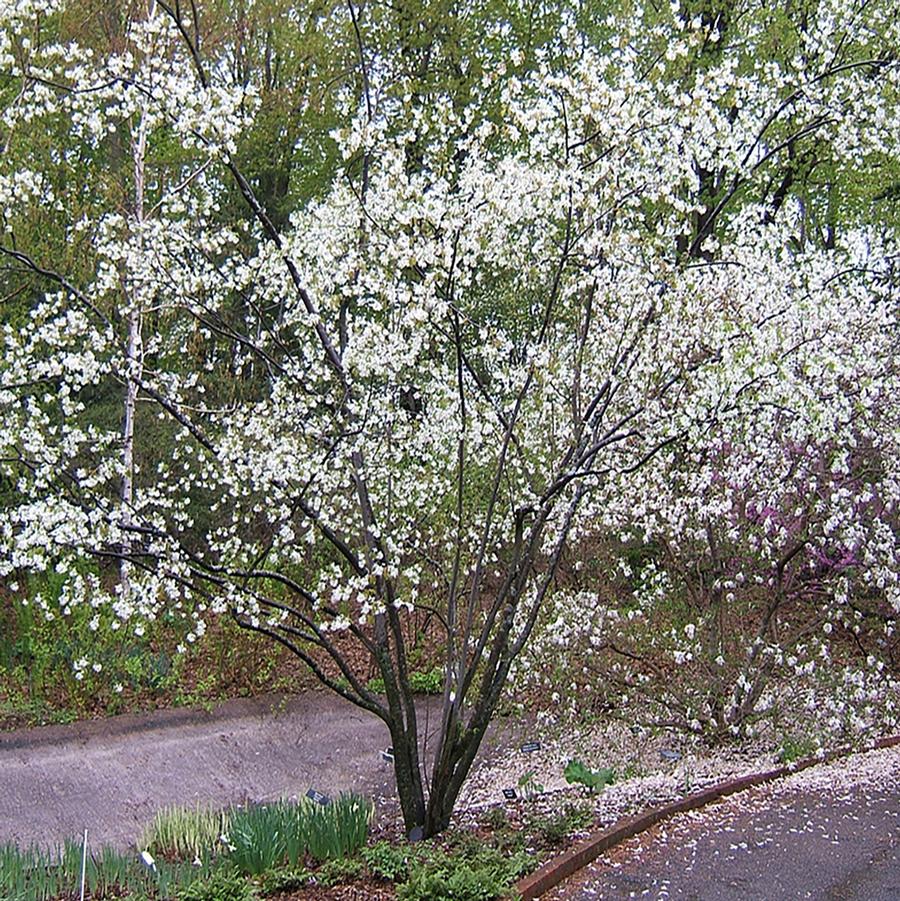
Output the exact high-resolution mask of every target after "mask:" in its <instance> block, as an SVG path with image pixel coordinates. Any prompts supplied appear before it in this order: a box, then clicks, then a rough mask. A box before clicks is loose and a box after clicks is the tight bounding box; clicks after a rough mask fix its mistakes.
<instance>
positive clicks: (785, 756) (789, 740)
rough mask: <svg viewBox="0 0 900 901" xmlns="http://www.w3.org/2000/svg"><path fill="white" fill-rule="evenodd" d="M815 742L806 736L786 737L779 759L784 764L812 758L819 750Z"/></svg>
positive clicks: (782, 743)
mask: <svg viewBox="0 0 900 901" xmlns="http://www.w3.org/2000/svg"><path fill="white" fill-rule="evenodd" d="M818 747H819V746H818V745H817V744H816V742H815V740H814V739H812V738H809V737H808V736H805V735H800V736H797V735H786V736H785V737H784V739H783V740H782V742H781V753H780V754H779V758H780V759H781V762H782V763H793V762H794V761H795V760H802V759H803V758H804V757H811V756H812V755H813V754H815V753H816V751H817V750H818Z"/></svg>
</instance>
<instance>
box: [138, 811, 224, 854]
mask: <svg viewBox="0 0 900 901" xmlns="http://www.w3.org/2000/svg"><path fill="white" fill-rule="evenodd" d="M231 817H232V812H231V811H230V810H228V809H225V810H211V809H208V808H202V807H199V806H197V807H193V808H192V807H164V808H163V809H162V810H160V811H158V812H157V814H156V816H155V817H154V818H153V821H152V822H151V823H150V825H149V826H148V827H147V828H146V829H145V830H144V832H143V833H142V834H141V837H140V840H139V842H138V844H139V846H140V847H141V848H145V849H146V850H148V851H150V852H151V853H152V854H154V855H155V856H160V855H164V856H166V857H175V858H179V859H181V860H189V861H193V860H196V859H197V858H199V859H201V860H202V859H203V858H204V857H208V856H209V855H210V854H212V853H213V851H214V850H215V848H216V846H217V845H218V844H219V840H220V839H221V837H222V836H223V835H225V834H226V833H227V832H228V830H229V828H230V825H231Z"/></svg>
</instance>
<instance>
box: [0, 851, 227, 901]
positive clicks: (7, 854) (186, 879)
mask: <svg viewBox="0 0 900 901" xmlns="http://www.w3.org/2000/svg"><path fill="white" fill-rule="evenodd" d="M81 855H82V846H81V843H80V842H77V841H68V842H66V843H65V844H64V845H63V846H62V847H61V848H58V849H56V850H54V851H49V850H41V849H38V848H29V849H28V850H25V851H20V850H19V849H18V848H16V847H15V846H14V845H11V844H7V845H0V889H2V890H3V894H2V896H0V897H2V898H3V901H57V899H61V898H66V899H68V898H75V897H78V895H79V890H80V886H81V861H82V856H81ZM157 867H158V870H157V872H155V873H153V872H151V871H150V870H148V869H147V868H146V867H145V866H144V865H143V863H142V862H140V861H139V860H138V859H137V857H136V856H135V855H133V854H120V853H119V852H118V851H116V850H114V849H112V848H108V847H102V848H100V849H99V850H97V851H92V852H90V853H89V854H88V857H87V862H86V867H85V888H86V891H87V894H88V896H89V897H90V898H92V899H100V898H103V899H108V898H120V897H122V896H123V895H124V896H125V897H128V898H132V899H135V901H139V899H144V898H149V897H153V898H172V897H174V896H175V894H176V893H178V892H179V891H181V890H182V889H186V888H187V887H188V886H190V885H191V884H192V883H194V882H196V881H198V880H203V879H206V878H207V877H208V876H209V873H210V870H209V867H208V865H206V864H202V865H200V866H193V865H191V864H172V863H168V862H165V861H159V862H158V864H157Z"/></svg>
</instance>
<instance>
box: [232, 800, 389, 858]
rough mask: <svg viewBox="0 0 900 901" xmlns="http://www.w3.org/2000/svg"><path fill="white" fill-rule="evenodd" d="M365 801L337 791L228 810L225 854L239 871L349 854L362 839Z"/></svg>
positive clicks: (365, 828)
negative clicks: (325, 798) (322, 800)
mask: <svg viewBox="0 0 900 901" xmlns="http://www.w3.org/2000/svg"><path fill="white" fill-rule="evenodd" d="M371 816H372V804H371V802H369V801H367V800H365V799H363V798H361V797H359V796H358V795H353V794H349V795H341V796H340V797H339V798H337V799H335V800H334V801H332V802H331V803H329V804H326V805H321V804H316V803H315V802H313V801H310V800H309V799H307V798H303V799H301V800H300V801H298V802H289V801H278V802H276V803H274V804H259V805H254V806H252V807H247V808H243V809H240V810H234V811H233V813H232V817H231V823H230V826H229V829H228V833H227V841H228V848H229V852H228V853H229V858H230V859H231V861H232V862H233V863H234V864H235V866H237V867H238V869H239V870H241V871H242V872H244V873H248V874H251V875H258V874H260V873H263V872H265V871H266V870H269V869H272V868H273V867H275V866H278V865H281V864H284V865H287V866H292V867H293V866H296V865H297V864H298V863H299V862H301V861H302V858H303V856H304V855H306V854H308V855H309V856H310V857H312V858H314V859H315V860H319V861H326V860H335V859H337V858H340V857H345V856H347V855H350V854H354V853H355V852H356V851H358V850H359V849H360V848H361V847H362V846H363V845H364V844H365V842H366V834H367V832H368V827H369V820H370V819H371Z"/></svg>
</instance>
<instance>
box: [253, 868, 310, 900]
mask: <svg viewBox="0 0 900 901" xmlns="http://www.w3.org/2000/svg"><path fill="white" fill-rule="evenodd" d="M312 875H313V874H312V872H311V871H309V870H307V869H304V868H302V867H301V868H291V869H285V870H268V871H267V872H265V873H263V874H262V878H261V879H260V880H259V893H260V895H262V896H263V897H265V896H267V895H277V894H280V893H281V892H293V891H297V890H298V889H302V888H303V887H304V886H306V885H307V884H308V883H309V880H310V878H311V877H312Z"/></svg>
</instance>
